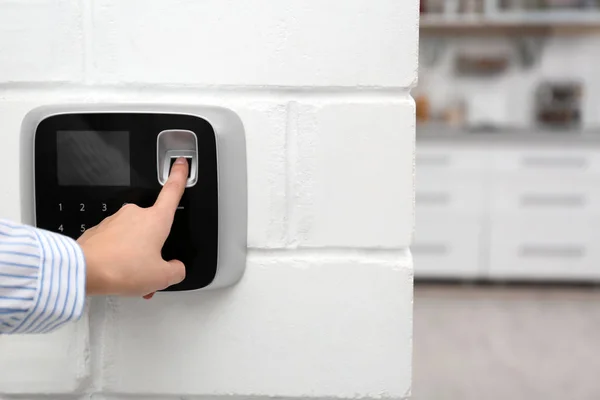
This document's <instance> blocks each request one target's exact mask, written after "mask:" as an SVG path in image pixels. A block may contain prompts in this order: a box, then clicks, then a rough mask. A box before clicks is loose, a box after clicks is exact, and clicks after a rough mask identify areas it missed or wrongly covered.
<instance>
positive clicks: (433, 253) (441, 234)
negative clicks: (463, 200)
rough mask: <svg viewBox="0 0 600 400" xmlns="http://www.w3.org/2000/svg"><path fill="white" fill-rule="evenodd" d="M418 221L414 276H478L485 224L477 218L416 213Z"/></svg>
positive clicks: (414, 243)
mask: <svg viewBox="0 0 600 400" xmlns="http://www.w3.org/2000/svg"><path fill="white" fill-rule="evenodd" d="M416 220H417V223H416V228H415V240H414V242H413V245H412V246H411V252H412V254H413V258H414V265H415V277H417V278H420V277H435V278H444V277H448V278H449V277H463V278H475V277H478V276H479V274H480V269H481V268H480V266H481V263H480V249H481V244H480V237H481V233H482V232H481V231H482V227H481V224H480V220H479V219H478V218H455V217H452V216H447V217H445V218H444V217H439V218H430V217H429V216H425V217H424V216H419V215H417V218H416Z"/></svg>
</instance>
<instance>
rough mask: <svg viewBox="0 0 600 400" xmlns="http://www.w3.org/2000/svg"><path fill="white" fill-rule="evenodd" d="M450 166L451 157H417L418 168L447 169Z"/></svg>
mask: <svg viewBox="0 0 600 400" xmlns="http://www.w3.org/2000/svg"><path fill="white" fill-rule="evenodd" d="M448 165H450V156H447V155H444V154H439V155H417V167H424V166H427V167H445V166H448Z"/></svg>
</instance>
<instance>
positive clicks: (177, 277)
mask: <svg viewBox="0 0 600 400" xmlns="http://www.w3.org/2000/svg"><path fill="white" fill-rule="evenodd" d="M165 269H166V272H167V277H168V282H169V286H173V285H176V284H178V283H180V282H181V281H183V280H184V279H185V265H183V263H182V262H181V261H179V260H171V261H167V262H166V263H165Z"/></svg>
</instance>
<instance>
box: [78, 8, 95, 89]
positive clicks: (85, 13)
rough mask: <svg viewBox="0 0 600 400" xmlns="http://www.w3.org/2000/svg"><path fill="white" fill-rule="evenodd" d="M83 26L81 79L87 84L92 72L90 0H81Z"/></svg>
mask: <svg viewBox="0 0 600 400" xmlns="http://www.w3.org/2000/svg"><path fill="white" fill-rule="evenodd" d="M81 5H82V20H83V21H82V28H83V81H84V84H89V83H90V82H91V81H92V79H91V73H92V56H93V54H94V53H93V32H94V29H93V28H94V23H93V21H94V19H93V18H94V15H93V8H92V3H91V0H81Z"/></svg>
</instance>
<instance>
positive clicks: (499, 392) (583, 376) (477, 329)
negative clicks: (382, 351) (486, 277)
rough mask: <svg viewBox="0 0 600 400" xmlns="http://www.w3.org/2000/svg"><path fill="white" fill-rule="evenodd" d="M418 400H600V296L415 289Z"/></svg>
mask: <svg viewBox="0 0 600 400" xmlns="http://www.w3.org/2000/svg"><path fill="white" fill-rule="evenodd" d="M414 332H415V333H414V379H413V381H414V384H413V398H414V399H417V400H496V399H498V400H521V399H523V400H533V399H544V400H551V399H557V400H566V399H569V400H579V399H586V400H587V399H594V400H598V399H600V289H599V288H590V287H557V286H554V287H549V288H544V287H539V286H531V287H530V286H519V287H511V286H483V287H481V286H469V285H423V284H417V285H416V287H415V317H414Z"/></svg>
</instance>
